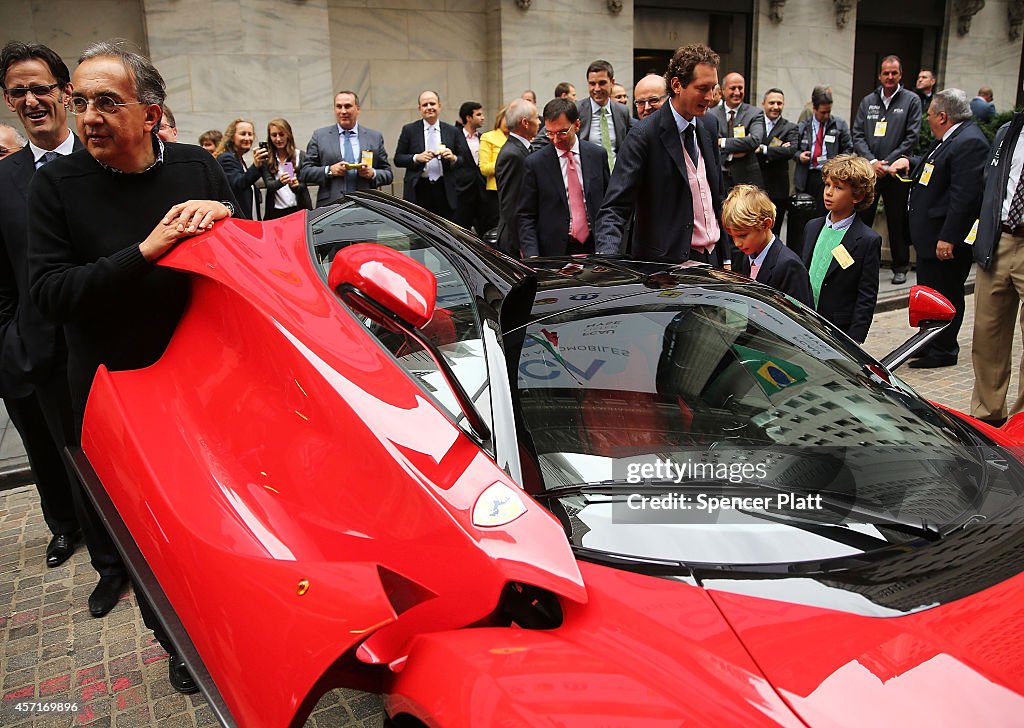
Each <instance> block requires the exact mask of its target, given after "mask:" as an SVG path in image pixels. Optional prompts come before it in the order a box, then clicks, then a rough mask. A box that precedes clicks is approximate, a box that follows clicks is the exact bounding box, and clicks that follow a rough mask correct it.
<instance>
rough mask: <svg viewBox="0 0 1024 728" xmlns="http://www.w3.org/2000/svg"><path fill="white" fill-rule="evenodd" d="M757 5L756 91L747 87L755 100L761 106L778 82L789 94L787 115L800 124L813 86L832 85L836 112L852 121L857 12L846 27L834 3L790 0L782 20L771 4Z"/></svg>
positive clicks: (754, 86) (750, 95) (853, 13)
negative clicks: (772, 13) (839, 23)
mask: <svg viewBox="0 0 1024 728" xmlns="http://www.w3.org/2000/svg"><path fill="white" fill-rule="evenodd" d="M758 5H759V9H758V14H757V17H756V18H755V25H756V28H755V33H754V38H755V41H756V42H755V44H754V58H753V64H752V65H753V67H754V68H755V69H756V71H755V78H754V79H753V81H752V83H751V85H752V86H753V89H752V90H749V91H748V94H749V97H750V103H752V104H755V105H760V102H761V97H762V96H764V92H765V91H767V90H768V89H769V88H771V87H773V86H777V87H778V88H781V89H782V90H783V92H784V93H785V94H786V111H785V114H784V115H785V117H786V118H787V119H790V120H791V121H794V122H795V121H796V120H797V118H798V117H799V116H800V112H801V111H802V110H803V108H804V105H805V104H806V103H807V102H808V101H810V99H811V89H813V88H814V87H815V86H816V85H818V84H822V83H825V84H831V86H832V92H833V94H832V95H833V111H834V112H835V114H836V115H837V116H839V117H840V118H843V119H845V120H846V121H847V122H848V123H853V119H851V118H849V109H850V108H851V107H852V105H853V100H852V99H851V95H852V93H853V57H854V44H855V41H856V36H857V33H856V28H857V18H856V10H855V9H854V10H853V11H852V12H851V16H850V17H849V19H848V21H847V24H846V27H845V28H842V29H840V28H839V27H837V25H836V14H835V8H834V6H833V4H832V3H831V2H822V1H821V0H789V2H787V3H786V4H785V7H784V9H783V18H782V22H781V23H778V22H775V21H773V20H772V19H771V18H770V17H769V11H770V5H769V3H767V2H761V3H758Z"/></svg>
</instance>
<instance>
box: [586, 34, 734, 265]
mask: <svg viewBox="0 0 1024 728" xmlns="http://www.w3.org/2000/svg"><path fill="white" fill-rule="evenodd" d="M718 64H719V57H718V54H717V53H715V52H714V51H713V50H711V49H710V48H708V47H707V46H705V45H703V44H700V43H696V44H693V45H689V46H684V47H682V48H679V49H678V50H677V51H676V52H675V54H674V55H673V56H672V60H671V61H669V65H668V71H666V73H665V79H666V80H667V81H668V87H669V95H670V99H669V102H668V103H667V104H665V105H663V106H662V107H661V108H660V109H658V110H657V111H656V112H654V113H653V114H651V115H650V116H648V117H647V118H646V119H644V120H643V121H641V122H640V123H639V124H637V125H636V126H635V127H633V129H632V131H630V133H629V136H627V137H626V140H625V142H624V143H623V145H622V149H621V150H620V153H619V158H618V161H617V162H616V164H615V169H614V170H613V171H612V178H611V180H610V181H609V183H608V192H607V194H606V195H605V198H604V202H603V203H602V205H601V210H600V212H599V213H598V216H597V223H596V224H595V226H594V239H595V246H596V250H597V252H598V253H601V254H606V255H617V254H620V253H621V252H622V251H623V250H624V249H625V240H624V231H625V228H626V224H627V223H628V222H629V220H630V217H631V216H632V215H633V212H634V210H635V212H636V223H635V227H634V229H633V242H632V245H633V248H632V251H631V252H632V255H633V256H634V257H636V258H639V259H641V260H654V261H665V262H673V263H679V262H682V261H684V260H696V261H700V262H704V263H710V264H711V265H713V266H715V267H719V268H721V267H725V266H726V265H728V264H729V260H730V242H729V237H728V235H726V234H725V233H724V232H723V231H722V223H721V219H722V199H723V198H724V196H725V195H724V193H723V186H724V185H723V183H722V165H721V158H720V156H719V151H718V144H717V142H716V140H717V134H716V132H715V129H716V126H715V123H714V122H713V121H711V122H710V123H709V122H706V121H705V120H704V119H703V118H701V117H703V116H704V114H705V113H706V112H707V110H708V108H709V107H710V106H711V104H712V95H713V91H714V88H715V86H716V85H717V83H718Z"/></svg>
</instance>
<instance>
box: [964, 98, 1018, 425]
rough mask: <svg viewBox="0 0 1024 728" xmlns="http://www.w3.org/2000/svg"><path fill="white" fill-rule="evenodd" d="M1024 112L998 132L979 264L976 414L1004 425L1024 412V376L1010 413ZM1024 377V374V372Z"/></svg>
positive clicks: (973, 401) (987, 173)
mask: <svg viewBox="0 0 1024 728" xmlns="http://www.w3.org/2000/svg"><path fill="white" fill-rule="evenodd" d="M1022 129H1024V113H1017V114H1014V116H1013V118H1012V119H1011V120H1010V121H1009V122H1007V123H1006V124H1003V125H1002V126H1001V127H1000V128H999V131H998V132H997V133H996V138H995V141H994V142H993V145H992V152H991V156H990V158H989V162H988V164H986V165H985V191H984V195H983V197H982V203H981V214H980V216H979V220H978V234H977V238H976V239H975V242H974V260H975V261H976V262H977V263H978V270H977V273H976V276H975V288H974V343H973V352H972V357H973V361H974V393H973V394H972V395H971V414H972V415H973V416H974V417H977V418H978V419H981V420H984V421H986V422H988V423H989V424H993V425H996V426H998V425H1001V424H1002V423H1003V422H1004V421H1005V420H1006V418H1007V416H1009V415H1015V414H1017V413H1018V412H1021V411H1024V377H1020V378H1019V379H1018V387H1017V396H1016V397H1015V399H1014V402H1013V404H1012V405H1011V406H1010V407H1009V409H1007V406H1006V390H1007V388H1008V387H1009V384H1010V355H1011V352H1012V347H1013V332H1014V329H1015V327H1016V325H1017V311H1018V309H1019V308H1020V304H1021V301H1024V269H1022V267H1021V264H1022V262H1024V258H1022V257H1021V256H1020V254H1019V251H1020V250H1021V249H1022V248H1024V184H1022V182H1024V133H1022V131H1021V130H1022ZM1021 374H1024V372H1021Z"/></svg>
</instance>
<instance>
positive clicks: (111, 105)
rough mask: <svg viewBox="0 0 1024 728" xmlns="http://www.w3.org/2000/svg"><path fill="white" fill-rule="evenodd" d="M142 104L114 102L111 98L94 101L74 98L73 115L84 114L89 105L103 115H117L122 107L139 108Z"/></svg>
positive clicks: (103, 97) (72, 104) (136, 102)
mask: <svg viewBox="0 0 1024 728" xmlns="http://www.w3.org/2000/svg"><path fill="white" fill-rule="evenodd" d="M141 103H142V102H141V101H114V99H112V98H111V97H110V96H97V97H96V98H94V99H87V98H85V97H84V96H72V97H71V113H72V114H75V115H76V116H77V115H78V114H84V113H85V112H86V110H87V109H88V108H89V104H92V105H93V106H95V107H96V111H98V112H100V113H101V114H116V113H117V109H118V107H120V106H137V105H138V104H141Z"/></svg>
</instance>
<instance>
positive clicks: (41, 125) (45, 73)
mask: <svg viewBox="0 0 1024 728" xmlns="http://www.w3.org/2000/svg"><path fill="white" fill-rule="evenodd" d="M0 82H2V84H3V88H4V99H5V101H6V102H7V107H8V108H9V109H10V110H11V111H13V112H14V113H16V114H17V115H18V118H19V119H21V122H22V124H23V125H24V127H25V133H26V134H27V136H28V138H29V142H30V144H29V145H28V146H25V147H24V148H23V149H21V150H20V151H18V152H15V153H14V154H12V155H10V156H9V157H6V158H5V159H4V160H3V161H2V162H0V394H2V395H3V399H4V405H5V406H6V407H7V412H8V414H9V415H10V417H11V421H12V422H13V423H14V426H15V428H17V430H18V434H19V435H21V439H22V442H23V443H24V445H25V451H26V454H27V455H28V459H29V464H30V465H31V467H32V473H33V475H34V477H35V481H36V489H37V490H38V491H39V502H40V505H41V506H42V511H43V519H44V520H45V522H46V525H47V527H48V528H49V529H50V532H51V534H52V538H51V539H50V543H49V545H48V546H47V549H46V565H47V566H50V567H54V566H59V565H60V564H62V563H64V562H65V561H66V560H67V559H68V558H69V557H70V556H71V554H72V553H74V550H75V544H76V542H77V541H78V539H79V538H80V537H81V536H82V534H81V532H80V527H81V526H82V525H84V526H85V527H86V529H85V532H86V536H87V537H88V538H87V543H88V545H89V546H90V550H91V553H92V554H93V564H94V566H96V568H97V570H98V571H100V573H101V574H102V573H103V568H105V567H108V566H109V567H113V568H117V569H120V571H121V573H122V574H123V572H124V567H123V566H122V565H121V559H120V557H119V556H118V554H117V551H116V549H115V548H114V545H113V543H112V542H111V541H110V539H109V537H107V533H106V530H105V529H104V528H103V525H102V524H101V523H100V522H99V520H98V518H96V515H95V513H94V512H93V510H92V508H91V505H89V504H88V501H87V499H83V498H81V495H82V494H81V492H80V491H79V489H78V484H77V481H76V480H75V479H74V477H73V476H72V475H71V474H70V473H69V472H68V470H67V468H66V467H65V465H64V458H63V450H64V447H65V445H66V444H67V442H68V440H69V438H70V435H71V432H72V424H71V423H72V420H71V395H70V392H69V391H68V380H67V353H66V349H65V344H64V335H63V331H62V330H61V328H60V327H59V326H54V325H53V324H51V323H50V322H48V321H47V320H46V319H45V318H43V316H42V314H41V313H40V312H39V309H38V308H36V306H35V305H34V304H33V303H32V301H31V299H30V297H29V287H28V263H27V260H26V254H27V248H28V227H27V226H28V189H29V183H30V182H31V181H32V177H33V175H34V174H35V171H36V169H37V168H38V167H41V166H43V165H44V164H47V163H49V162H50V161H52V160H53V159H56V158H57V157H58V156H62V155H65V154H70V153H71V152H72V151H75V150H78V149H81V148H82V145H81V143H80V142H79V141H78V138H77V137H76V136H75V135H74V134H72V133H71V130H70V129H68V125H67V109H66V107H65V103H66V99H67V95H68V94H70V93H71V77H70V74H69V72H68V68H67V66H66V65H65V64H64V61H62V60H61V58H60V56H58V55H57V54H56V53H55V52H54V51H52V50H51V49H50V48H47V47H46V46H43V45H38V44H34V43H33V44H25V43H20V42H17V41H12V42H10V43H8V44H7V45H6V46H5V47H4V48H3V50H2V51H0ZM76 500H77V501H79V502H78V503H76ZM76 506H77V507H76ZM82 506H87V507H88V512H87V513H86V514H84V515H83V514H82ZM85 516H91V517H92V518H91V520H89V521H88V522H87V523H84V524H83V520H85ZM90 526H91V528H90ZM94 536H95V538H92V537H94ZM104 547H105V549H106V550H104ZM111 606H112V605H111Z"/></svg>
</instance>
